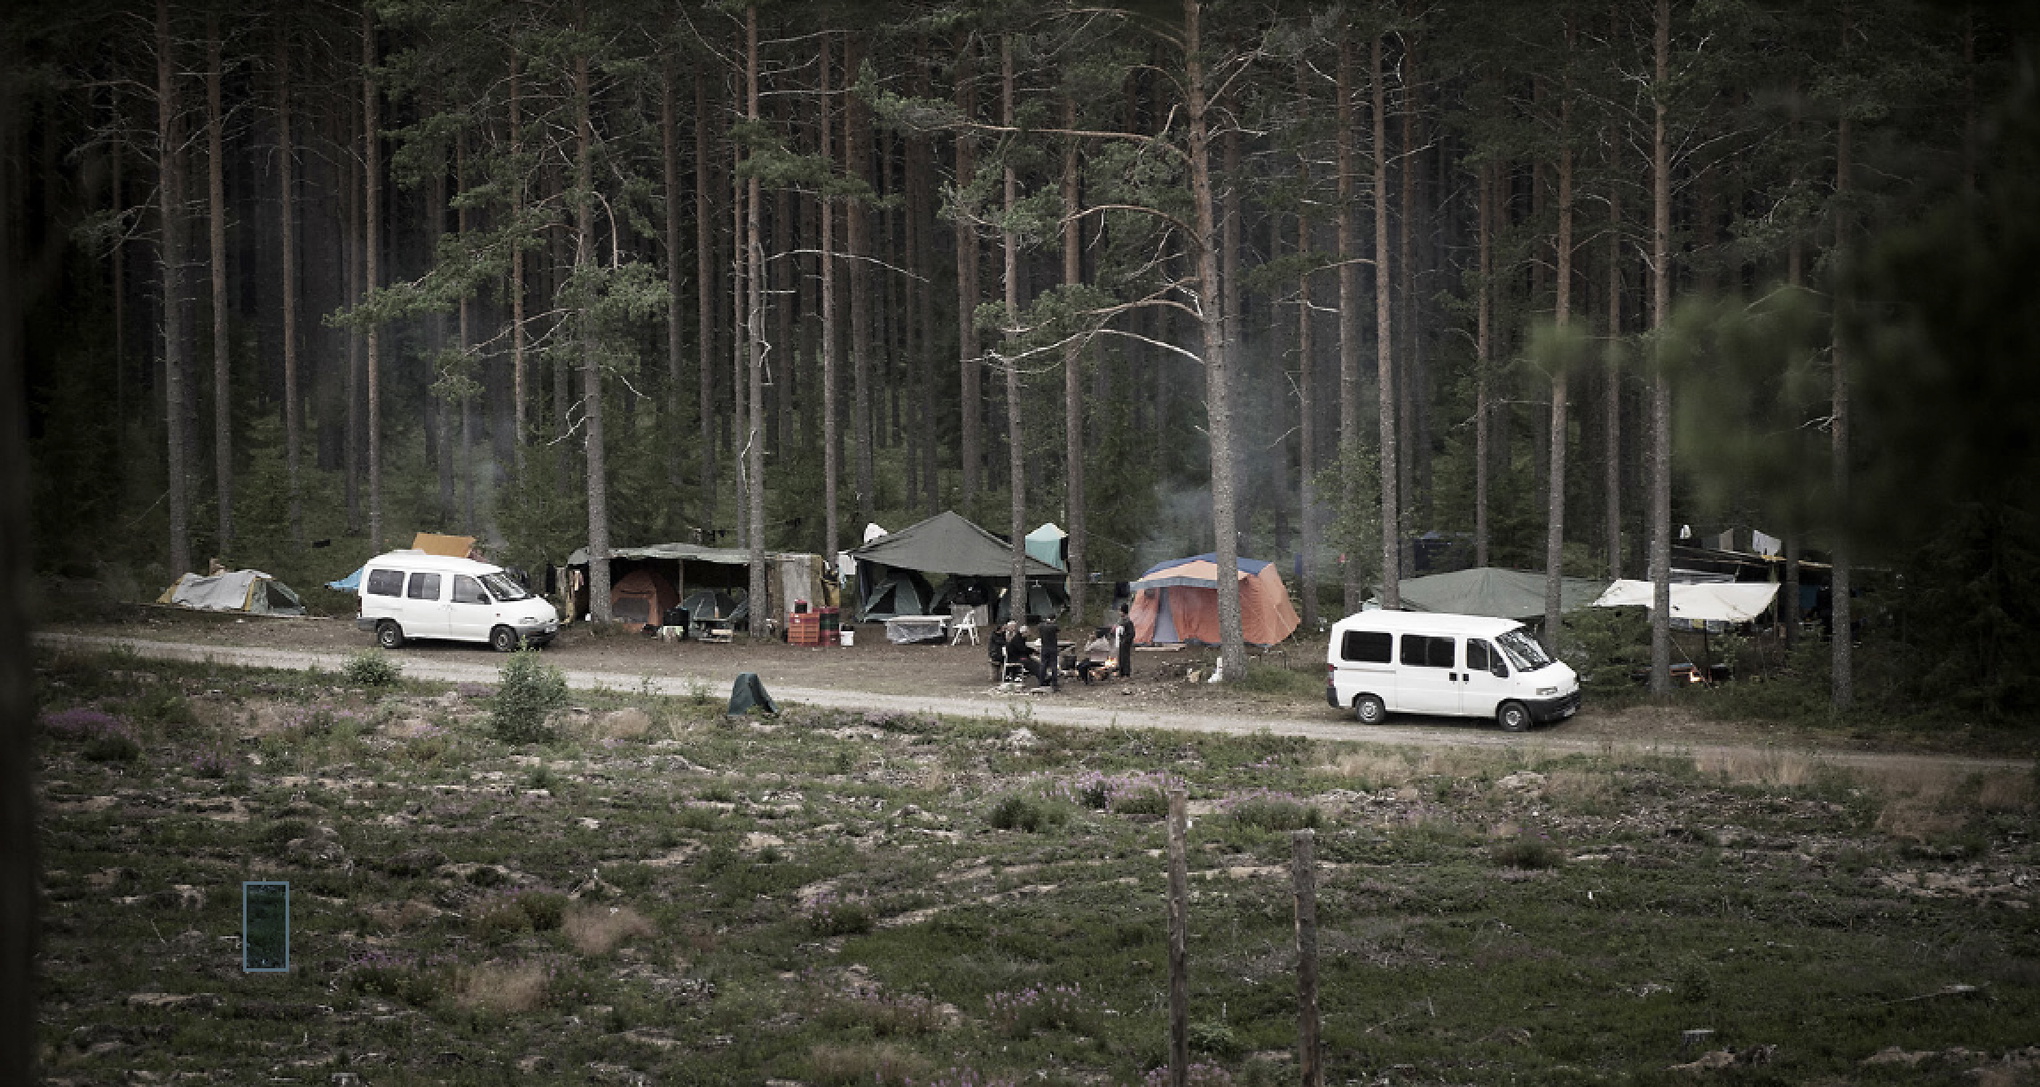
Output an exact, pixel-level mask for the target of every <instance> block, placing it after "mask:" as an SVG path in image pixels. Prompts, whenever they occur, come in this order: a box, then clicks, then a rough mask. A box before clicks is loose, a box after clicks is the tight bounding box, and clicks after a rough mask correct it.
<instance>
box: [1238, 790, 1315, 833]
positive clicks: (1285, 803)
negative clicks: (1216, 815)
mask: <svg viewBox="0 0 2040 1087" xmlns="http://www.w3.org/2000/svg"><path fill="white" fill-rule="evenodd" d="M1229 807H1230V810H1231V812H1232V817H1233V822H1235V823H1238V824H1240V825H1241V826H1246V827H1260V828H1261V829H1262V830H1266V831H1271V832H1274V833H1285V832H1288V831H1292V830H1303V829H1305V828H1309V829H1312V830H1315V829H1317V828H1318V827H1319V826H1321V825H1322V824H1323V823H1324V815H1323V814H1322V813H1320V812H1319V811H1318V809H1317V808H1316V807H1315V806H1313V805H1310V804H1306V803H1304V802H1303V801H1301V800H1298V799H1296V798H1295V797H1293V796H1287V795H1283V794H1279V793H1261V794H1254V795H1251V796H1246V797H1241V798H1240V799H1238V800H1236V801H1234V802H1232V803H1231V804H1230V805H1229Z"/></svg>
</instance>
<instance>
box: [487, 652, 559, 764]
mask: <svg viewBox="0 0 2040 1087" xmlns="http://www.w3.org/2000/svg"><path fill="white" fill-rule="evenodd" d="M566 704H567V677H566V676H565V675H564V674H562V673H561V672H560V670H559V669H558V668H556V667H554V666H552V665H550V664H546V663H544V662H543V661H541V660H539V657H538V653H537V651H535V650H532V649H529V648H526V649H519V650H518V651H517V652H515V653H512V654H510V659H509V660H508V661H507V662H505V663H504V665H503V670H502V672H501V675H500V678H499V679H498V681H497V684H496V693H495V694H494V695H492V696H491V697H490V699H489V731H490V732H491V733H492V734H494V735H495V737H496V738H497V739H498V740H501V741H503V742H504V743H511V744H524V743H544V742H547V741H550V740H552V739H553V728H552V715H553V712H554V711H556V710H559V709H561V708H563V707H565V706H566Z"/></svg>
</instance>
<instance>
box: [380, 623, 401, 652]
mask: <svg viewBox="0 0 2040 1087" xmlns="http://www.w3.org/2000/svg"><path fill="white" fill-rule="evenodd" d="M375 644H377V645H379V646H382V647H383V648H384V649H395V648H397V647H398V646H400V645H403V644H404V628H403V627H400V626H398V625H397V622H396V620H394V619H385V620H383V621H382V622H380V623H377V624H376V625H375Z"/></svg>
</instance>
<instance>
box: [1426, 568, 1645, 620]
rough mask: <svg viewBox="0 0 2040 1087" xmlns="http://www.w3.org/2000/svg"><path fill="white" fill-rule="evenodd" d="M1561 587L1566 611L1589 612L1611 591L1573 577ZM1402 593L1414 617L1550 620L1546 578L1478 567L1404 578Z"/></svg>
mask: <svg viewBox="0 0 2040 1087" xmlns="http://www.w3.org/2000/svg"><path fill="white" fill-rule="evenodd" d="M1560 581H1561V583H1560V587H1559V605H1558V607H1559V610H1560V611H1576V610H1578V609H1580V608H1584V607H1586V606H1587V605H1589V604H1592V603H1593V602H1594V598H1595V597H1598V596H1600V595H1601V590H1603V589H1606V588H1607V587H1608V583H1607V582H1606V581H1596V580H1594V579H1593V578H1584V577H1569V578H1562V579H1560ZM1397 588H1398V589H1399V590H1400V591H1401V593H1402V605H1403V607H1405V608H1407V609H1409V610H1410V611H1437V612H1450V613H1453V614H1455V615H1492V616H1495V617H1496V618H1500V619H1539V618H1542V617H1543V616H1544V575H1543V574H1540V573H1537V572H1535V571H1531V570H1502V569H1498V568H1496V567H1493V566H1476V567H1474V568H1473V569H1471V570H1456V571H1454V572H1452V573H1449V574H1432V575H1430V576H1428V577H1411V578H1404V579H1403V580H1402V581H1401V582H1400V583H1399V584H1398V585H1397Z"/></svg>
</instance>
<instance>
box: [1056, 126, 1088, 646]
mask: <svg viewBox="0 0 2040 1087" xmlns="http://www.w3.org/2000/svg"><path fill="white" fill-rule="evenodd" d="M1063 127H1064V128H1069V129H1074V128H1076V127H1077V101H1076V99H1074V98H1069V97H1065V98H1064V99H1063ZM1062 197H1063V215H1064V220H1063V283H1064V284H1065V285H1067V286H1070V287H1076V286H1078V285H1080V284H1082V283H1083V281H1084V228H1083V226H1082V224H1080V223H1079V222H1078V221H1077V214H1078V212H1079V211H1081V210H1082V208H1081V203H1082V200H1083V190H1082V188H1081V187H1080V185H1079V177H1078V173H1077V142H1076V140H1075V139H1074V138H1072V139H1070V141H1069V142H1068V143H1067V144H1066V145H1065V146H1064V147H1063V176H1062ZM1082 363H1083V347H1082V346H1081V342H1080V341H1076V340H1072V341H1071V342H1070V346H1069V347H1068V348H1067V349H1066V350H1065V351H1064V352H1063V446H1064V459H1065V461H1066V462H1067V463H1066V464H1065V465H1064V468H1063V473H1064V484H1063V486H1064V492H1063V494H1064V498H1063V503H1064V506H1065V507H1066V508H1065V509H1064V510H1063V516H1064V517H1065V518H1066V519H1068V521H1069V525H1068V528H1069V533H1070V535H1069V541H1070V553H1069V564H1070V579H1069V580H1070V614H1071V615H1073V616H1075V617H1076V620H1075V622H1074V624H1073V626H1076V627H1082V626H1083V624H1084V621H1085V617H1086V615H1087V614H1088V613H1087V611H1086V605H1087V604H1088V603H1089V599H1088V596H1089V594H1088V593H1087V592H1086V588H1087V586H1088V584H1089V582H1090V577H1091V575H1090V564H1089V561H1088V553H1089V548H1088V547H1087V544H1086V541H1087V540H1088V538H1089V535H1090V531H1089V528H1088V527H1087V524H1086V521H1087V518H1086V514H1085V504H1086V500H1085V496H1084V388H1083V380H1084V373H1083V369H1084V368H1083V365H1082Z"/></svg>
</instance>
